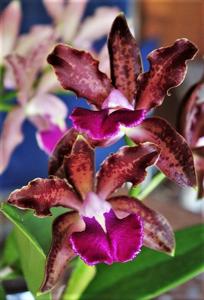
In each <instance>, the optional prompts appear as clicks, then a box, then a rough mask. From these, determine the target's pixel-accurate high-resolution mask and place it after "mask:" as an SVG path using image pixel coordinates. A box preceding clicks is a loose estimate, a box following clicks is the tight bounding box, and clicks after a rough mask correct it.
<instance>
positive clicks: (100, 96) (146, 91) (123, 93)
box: [48, 14, 197, 186]
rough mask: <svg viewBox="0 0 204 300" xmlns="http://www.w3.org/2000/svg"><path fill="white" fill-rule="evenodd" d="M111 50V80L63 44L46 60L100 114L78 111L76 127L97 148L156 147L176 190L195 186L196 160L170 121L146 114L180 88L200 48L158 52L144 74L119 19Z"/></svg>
mask: <svg viewBox="0 0 204 300" xmlns="http://www.w3.org/2000/svg"><path fill="white" fill-rule="evenodd" d="M108 50H109V55H110V66H111V80H110V79H109V78H108V77H107V75H106V74H104V73H102V72H101V71H100V70H99V68H98V66H99V65H98V61H97V60H95V59H94V58H93V57H92V56H91V55H90V54H89V53H87V52H85V51H79V50H77V49H74V48H72V47H71V46H68V45H63V44H60V45H57V46H56V47H55V49H54V51H53V52H52V53H51V54H50V55H49V56H48V62H49V63H50V64H51V65H52V66H53V67H54V70H55V72H56V75H57V77H58V79H59V81H60V83H61V85H62V87H63V88H65V89H67V90H71V91H73V92H75V93H76V94H77V96H78V97H83V98H85V99H86V100H87V101H88V103H89V104H91V105H93V106H94V107H95V108H96V109H97V110H96V109H94V110H88V109H84V108H76V109H75V110H74V112H73V113H72V115H71V119H72V121H73V126H74V127H75V129H76V130H78V131H79V132H81V133H82V134H83V133H84V134H86V135H87V136H88V137H89V138H90V139H92V140H94V141H95V143H96V144H97V143H98V145H99V146H101V145H102V146H105V145H110V144H112V143H114V142H115V141H116V140H118V139H119V138H121V136H123V135H124V134H126V135H127V136H128V137H129V138H130V139H131V140H133V141H134V142H135V143H136V144H141V143H145V142H151V143H154V144H155V145H157V146H158V147H159V149H160V151H161V152H160V156H159V159H158V160H157V163H156V165H157V167H158V168H159V169H160V170H161V171H162V172H163V173H164V174H165V175H166V176H168V177H169V178H170V179H171V180H173V181H175V182H177V183H178V184H180V185H189V186H194V185H195V184H196V179H195V171H194V165H193V158H192V153H191V150H190V149H189V147H188V145H187V143H186V141H185V140H184V138H183V137H182V136H181V135H179V134H178V133H177V132H176V131H175V130H174V128H172V127H171V125H170V124H169V123H168V122H167V121H166V120H164V119H162V118H157V117H150V118H148V117H147V114H148V112H149V111H150V110H151V109H152V108H154V107H156V106H158V105H161V104H162V102H163V100H164V97H165V95H166V93H168V91H169V89H171V88H172V87H175V86H178V85H179V84H181V83H182V81H183V79H184V77H185V74H186V69H187V67H186V60H189V59H192V58H193V57H194V55H195V53H196V52H197V49H196V47H195V46H194V45H193V44H192V43H191V42H190V41H188V40H187V39H179V40H177V41H176V42H175V43H174V44H173V45H172V46H170V47H166V48H160V49H157V50H155V51H153V52H151V53H150V54H149V56H148V59H149V61H150V70H149V71H148V72H146V73H142V64H141V58H140V52H139V49H138V46H137V43H136V41H135V39H134V37H133V36H132V34H131V32H130V31H129V28H128V25H127V22H126V20H125V17H124V15H123V14H120V15H118V16H117V17H116V19H115V21H114V22H113V25H112V29H111V31H110V35H109V39H108Z"/></svg>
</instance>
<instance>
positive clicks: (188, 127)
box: [178, 80, 204, 147]
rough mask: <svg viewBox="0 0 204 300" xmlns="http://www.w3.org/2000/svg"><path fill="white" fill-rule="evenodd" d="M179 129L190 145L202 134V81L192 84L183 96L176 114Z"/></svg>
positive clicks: (203, 102) (203, 96) (203, 98)
mask: <svg viewBox="0 0 204 300" xmlns="http://www.w3.org/2000/svg"><path fill="white" fill-rule="evenodd" d="M178 122H179V124H178V125H179V131H180V133H181V134H182V135H183V136H184V137H185V139H186V140H187V142H188V144H189V145H190V146H191V147H195V146H196V143H197V142H198V140H199V138H200V137H202V136H204V81H203V80H202V81H201V82H199V83H198V84H196V85H194V86H193V87H192V88H191V89H190V90H189V91H188V93H187V94H186V96H185V97H184V100H183V101H182V103H181V106H180V113H179V115H178Z"/></svg>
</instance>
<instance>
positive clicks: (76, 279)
mask: <svg viewBox="0 0 204 300" xmlns="http://www.w3.org/2000/svg"><path fill="white" fill-rule="evenodd" d="M95 274H96V267H95V266H92V267H91V266H88V265H86V264H85V263H84V262H83V261H82V260H81V259H78V260H77V263H76V266H75V268H74V270H73V272H72V274H71V277H70V279H69V281H68V285H67V287H66V289H65V291H64V293H63V297H62V300H78V299H80V297H81V295H82V293H83V291H84V290H85V289H86V287H87V286H88V285H89V283H90V282H91V281H92V280H93V278H94V276H95Z"/></svg>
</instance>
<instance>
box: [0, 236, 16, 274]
mask: <svg viewBox="0 0 204 300" xmlns="http://www.w3.org/2000/svg"><path fill="white" fill-rule="evenodd" d="M2 252H3V253H2V256H1V261H0V267H1V268H2V267H5V266H10V267H12V268H13V269H15V270H19V271H20V258H19V253H18V250H17V247H16V239H15V234H14V231H13V230H12V231H11V232H10V234H9V235H8V236H7V238H6V241H5V244H4V247H3V251H2Z"/></svg>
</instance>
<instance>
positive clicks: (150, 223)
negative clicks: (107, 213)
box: [109, 196, 175, 255]
mask: <svg viewBox="0 0 204 300" xmlns="http://www.w3.org/2000/svg"><path fill="white" fill-rule="evenodd" d="M109 201H110V203H111V205H112V206H113V209H114V210H115V211H116V212H117V211H123V212H127V213H135V214H137V215H139V216H140V217H141V219H142V220H143V224H144V245H145V246H147V247H149V248H152V249H154V250H157V251H161V252H165V253H167V254H170V255H172V254H174V250H175V240H174V233H173V230H172V228H171V225H170V224H169V223H168V221H167V220H166V219H165V218H164V216H162V215H161V214H160V213H158V212H156V211H154V210H153V209H151V208H149V207H147V206H146V205H144V204H143V203H142V202H141V201H139V200H137V199H135V198H130V197H126V196H119V197H113V198H110V199H109Z"/></svg>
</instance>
